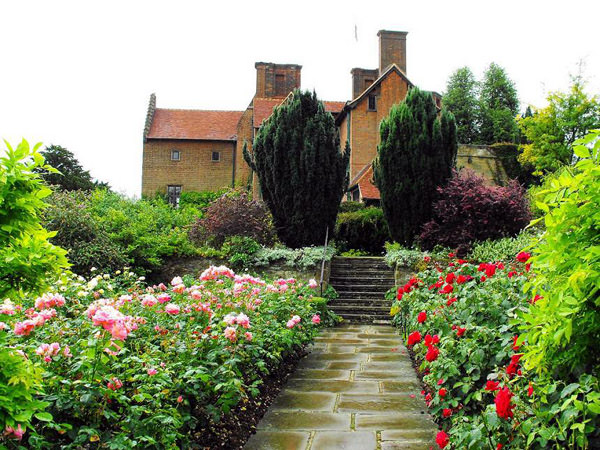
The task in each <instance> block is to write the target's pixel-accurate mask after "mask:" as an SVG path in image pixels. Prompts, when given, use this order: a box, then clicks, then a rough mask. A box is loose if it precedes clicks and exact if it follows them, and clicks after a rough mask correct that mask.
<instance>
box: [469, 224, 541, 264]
mask: <svg viewBox="0 0 600 450" xmlns="http://www.w3.org/2000/svg"><path fill="white" fill-rule="evenodd" d="M534 240H535V234H534V233H533V232H532V231H528V230H525V231H523V232H521V233H519V234H518V235H517V236H516V237H514V238H512V237H507V238H502V239H496V240H491V239H488V240H487V241H483V242H475V243H474V244H473V248H472V250H471V252H470V253H469V254H468V255H467V259H468V260H469V261H471V262H477V263H480V262H498V261H504V262H506V261H511V260H512V259H513V258H514V255H516V254H517V253H519V252H520V251H522V250H525V249H527V248H528V247H529V246H531V245H532V244H533V242H534Z"/></svg>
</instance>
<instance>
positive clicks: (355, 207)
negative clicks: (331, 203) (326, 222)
mask: <svg viewBox="0 0 600 450" xmlns="http://www.w3.org/2000/svg"><path fill="white" fill-rule="evenodd" d="M366 207H367V206H366V205H365V204H364V203H363V202H342V203H340V210H339V213H347V212H356V211H360V210H361V209H365V208H366ZM339 213H338V214H339Z"/></svg>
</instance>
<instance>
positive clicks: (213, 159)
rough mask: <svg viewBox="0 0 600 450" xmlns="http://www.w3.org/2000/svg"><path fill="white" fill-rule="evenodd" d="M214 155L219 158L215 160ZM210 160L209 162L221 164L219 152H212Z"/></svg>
mask: <svg viewBox="0 0 600 450" xmlns="http://www.w3.org/2000/svg"><path fill="white" fill-rule="evenodd" d="M215 153H216V154H217V155H219V157H218V158H217V159H215ZM210 160H211V162H221V152H220V151H217V150H213V151H212V153H211V155H210Z"/></svg>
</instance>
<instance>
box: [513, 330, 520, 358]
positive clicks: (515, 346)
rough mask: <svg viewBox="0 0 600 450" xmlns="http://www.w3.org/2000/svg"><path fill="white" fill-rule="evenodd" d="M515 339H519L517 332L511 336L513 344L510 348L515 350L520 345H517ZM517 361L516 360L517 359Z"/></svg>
mask: <svg viewBox="0 0 600 450" xmlns="http://www.w3.org/2000/svg"><path fill="white" fill-rule="evenodd" d="M517 339H519V335H518V334H517V335H516V336H515V337H514V338H513V345H512V349H513V350H514V351H515V352H516V351H517V350H519V348H520V347H521V346H520V345H517ZM517 361H518V360H517Z"/></svg>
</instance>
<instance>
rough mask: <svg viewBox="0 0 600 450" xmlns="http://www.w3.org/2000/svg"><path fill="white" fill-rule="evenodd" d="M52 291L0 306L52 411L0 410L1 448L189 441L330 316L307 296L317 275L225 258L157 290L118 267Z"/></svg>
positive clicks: (4, 331)
mask: <svg viewBox="0 0 600 450" xmlns="http://www.w3.org/2000/svg"><path fill="white" fill-rule="evenodd" d="M59 287H60V288H57V287H55V288H54V289H53V293H48V294H44V295H42V296H40V297H38V298H35V299H32V300H29V301H25V302H24V303H23V304H19V303H17V302H16V301H15V300H14V299H5V300H3V301H2V302H1V303H0V318H1V319H2V322H0V338H1V339H3V340H4V341H3V343H4V342H5V343H6V345H9V346H11V347H12V348H13V349H14V350H13V353H12V354H13V355H14V357H15V358H20V360H22V361H25V362H26V363H27V364H28V365H29V366H31V367H32V370H36V371H38V372H37V373H38V374H39V375H40V379H41V380H42V383H41V386H39V388H36V389H37V391H35V398H34V399H32V401H33V402H37V403H35V405H37V406H36V408H37V410H38V411H43V410H44V409H46V410H47V411H51V414H48V413H46V412H38V413H37V414H35V415H31V416H29V418H27V416H22V415H21V416H19V415H18V414H17V413H16V412H15V415H14V417H16V419H20V420H13V419H11V418H10V417H11V416H6V419H2V417H3V416H2V415H1V414H0V426H2V428H3V429H4V432H3V433H2V434H1V435H0V447H1V446H2V445H3V444H5V443H11V442H14V443H16V442H21V445H25V447H27V448H54V447H52V446H56V447H57V448H59V447H62V446H71V447H72V448H82V447H86V446H89V443H90V442H96V441H95V439H98V440H99V441H100V442H101V444H102V445H103V446H110V445H111V443H114V445H115V446H117V447H118V446H121V447H119V448H123V446H125V447H127V448H130V447H134V446H135V445H134V444H132V442H134V440H137V442H138V443H139V442H141V441H139V438H140V436H144V439H148V442H150V440H152V441H153V442H155V443H156V444H154V445H155V446H156V447H157V448H173V447H180V448H181V447H187V446H189V445H190V444H191V442H190V440H191V439H192V438H191V436H193V434H192V433H190V427H193V426H195V425H194V424H196V423H208V422H210V421H215V420H218V419H219V417H220V416H221V415H222V414H224V413H226V412H227V411H229V410H230V409H231V408H232V407H234V406H235V405H236V404H237V403H238V402H240V401H242V400H243V399H244V398H246V397H248V396H250V395H254V394H255V393H256V392H257V390H256V386H258V385H259V384H260V382H261V378H262V377H263V376H266V375H267V374H268V369H267V367H273V364H276V363H277V362H278V361H281V360H282V359H283V358H285V357H286V355H288V354H292V352H293V351H294V350H295V349H296V348H297V347H299V346H303V345H305V344H307V343H309V342H310V341H311V340H312V339H313V337H314V336H315V334H316V333H317V331H318V329H319V327H320V326H321V324H322V323H326V322H327V321H328V320H330V318H329V316H328V314H329V313H328V312H327V311H326V310H323V309H322V308H321V307H320V306H319V303H318V302H313V296H314V295H315V287H314V286H313V283H303V282H300V281H298V280H295V279H280V280H275V281H269V280H262V279H260V278H257V277H253V276H249V275H239V274H235V273H234V272H233V271H232V270H230V269H229V268H227V267H224V266H221V267H210V268H208V269H207V270H206V271H204V272H203V273H202V274H201V275H200V277H199V278H198V279H193V278H191V277H174V278H173V279H172V280H171V281H169V282H168V283H164V284H162V283H161V284H159V285H155V286H145V285H144V284H143V283H142V281H141V280H139V279H138V278H137V277H136V276H135V275H134V274H132V273H130V272H128V271H124V272H123V273H122V274H119V275H117V276H115V277H109V276H102V275H98V276H96V277H94V278H92V280H83V279H78V278H76V277H73V278H72V279H70V280H69V282H67V283H64V284H61V285H60V286H59ZM1 393H2V391H1V385H0V395H1ZM184 399H185V401H184ZM192 407H193V408H194V410H193V411H192V410H191V408H192ZM0 408H1V402H0ZM32 408H33V406H32ZM0 412H1V410H0ZM165 418H168V419H165ZM2 420H5V422H4V423H2V422H1V421H2ZM90 430H95V431H94V433H95V434H89V433H90ZM34 436H35V438H34ZM46 441H47V442H50V443H51V444H48V445H46V444H45V442H46ZM25 442H27V444H25ZM124 443H125V444H124ZM11 445H12V444H11ZM138 445H141V444H138ZM9 448H10V447H9Z"/></svg>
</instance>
